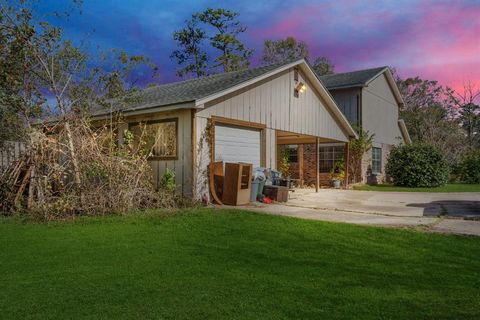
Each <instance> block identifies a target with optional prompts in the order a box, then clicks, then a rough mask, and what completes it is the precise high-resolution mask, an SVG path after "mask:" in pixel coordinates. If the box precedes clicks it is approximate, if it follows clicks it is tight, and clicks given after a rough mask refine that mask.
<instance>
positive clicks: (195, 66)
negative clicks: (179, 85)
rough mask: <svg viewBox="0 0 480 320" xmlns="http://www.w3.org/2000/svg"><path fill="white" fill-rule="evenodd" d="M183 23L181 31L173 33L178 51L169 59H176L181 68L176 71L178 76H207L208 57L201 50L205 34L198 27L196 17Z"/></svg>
mask: <svg viewBox="0 0 480 320" xmlns="http://www.w3.org/2000/svg"><path fill="white" fill-rule="evenodd" d="M185 23H186V26H185V27H184V28H183V29H180V30H178V31H175V32H174V33H173V39H174V40H175V41H177V46H178V47H179V49H177V50H175V51H173V53H172V54H171V55H170V58H174V59H176V60H177V63H178V64H179V65H180V66H183V67H181V68H179V69H177V75H178V76H180V77H186V76H192V77H196V78H199V77H202V76H205V75H207V74H208V72H207V67H208V56H207V53H206V52H205V50H204V49H203V48H202V43H203V41H204V40H205V39H206V33H205V31H204V30H202V29H201V28H199V27H198V18H197V17H196V16H192V19H190V20H188V21H186V22H185Z"/></svg>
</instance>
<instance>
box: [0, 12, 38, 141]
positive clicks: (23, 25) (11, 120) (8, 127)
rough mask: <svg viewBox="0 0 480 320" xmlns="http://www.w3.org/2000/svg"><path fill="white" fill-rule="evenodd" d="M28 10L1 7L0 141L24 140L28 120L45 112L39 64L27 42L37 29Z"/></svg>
mask: <svg viewBox="0 0 480 320" xmlns="http://www.w3.org/2000/svg"><path fill="white" fill-rule="evenodd" d="M31 20H32V14H31V13H30V11H28V10H15V8H14V7H13V5H2V6H1V7H0V128H1V129H0V141H5V140H10V139H11V140H23V139H25V130H22V128H27V127H28V124H29V122H28V119H30V118H32V117H38V116H40V115H41V113H42V109H41V105H42V104H43V103H44V102H45V98H44V97H43V94H42V93H41V92H40V90H38V89H37V87H36V85H35V84H36V78H35V76H34V74H35V72H36V70H37V69H38V67H39V65H38V63H37V62H35V61H32V60H31V59H30V56H31V52H30V48H29V46H28V42H29V41H31V40H32V38H33V37H34V34H35V29H34V28H33V26H32V24H31Z"/></svg>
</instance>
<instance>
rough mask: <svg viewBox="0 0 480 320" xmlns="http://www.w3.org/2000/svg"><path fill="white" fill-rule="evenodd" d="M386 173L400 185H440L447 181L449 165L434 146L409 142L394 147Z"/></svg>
mask: <svg viewBox="0 0 480 320" xmlns="http://www.w3.org/2000/svg"><path fill="white" fill-rule="evenodd" d="M386 173H387V175H388V176H389V177H390V178H391V179H392V180H393V183H394V184H395V185H398V186H405V187H438V186H442V185H444V184H446V183H447V181H448V174H449V166H448V164H447V162H446V161H445V159H444V157H443V155H442V154H441V153H440V152H439V151H438V150H437V149H436V148H434V147H433V146H431V145H427V144H408V145H400V146H397V147H395V148H393V149H392V151H391V152H390V155H389V157H388V160H387V166H386Z"/></svg>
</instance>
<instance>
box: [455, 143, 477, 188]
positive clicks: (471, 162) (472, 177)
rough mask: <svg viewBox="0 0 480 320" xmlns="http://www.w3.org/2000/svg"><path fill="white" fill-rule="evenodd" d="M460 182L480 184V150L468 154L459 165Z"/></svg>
mask: <svg viewBox="0 0 480 320" xmlns="http://www.w3.org/2000/svg"><path fill="white" fill-rule="evenodd" d="M458 171H459V173H460V180H461V181H462V182H465V183H472V184H473V183H480V150H475V151H472V152H469V153H467V154H466V155H465V156H464V157H463V158H462V160H461V162H460V165H459V170H458Z"/></svg>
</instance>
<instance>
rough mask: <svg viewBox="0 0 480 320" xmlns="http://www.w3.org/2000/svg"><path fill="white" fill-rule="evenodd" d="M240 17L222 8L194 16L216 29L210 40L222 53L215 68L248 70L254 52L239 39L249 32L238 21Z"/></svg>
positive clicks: (216, 60) (229, 70) (217, 58)
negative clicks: (241, 35)
mask: <svg viewBox="0 0 480 320" xmlns="http://www.w3.org/2000/svg"><path fill="white" fill-rule="evenodd" d="M238 16H239V14H238V13H236V12H233V11H230V10H226V9H221V8H220V9H212V8H208V9H207V10H205V11H203V12H200V13H197V14H195V15H194V17H198V19H199V21H201V22H203V23H205V24H206V25H207V26H210V27H212V28H213V29H214V33H213V34H212V35H211V36H209V37H208V38H209V40H210V44H211V45H212V47H213V48H215V49H218V50H219V51H220V55H219V56H218V57H216V58H215V60H214V61H215V62H216V64H215V65H213V68H217V67H222V68H223V71H224V72H231V71H237V70H241V69H245V68H248V66H249V65H250V61H249V58H250V57H251V56H252V54H253V50H251V49H248V48H247V47H246V46H245V45H244V44H243V43H242V42H241V41H240V40H239V39H238V36H239V35H240V34H242V33H243V32H245V31H246V30H247V28H246V27H245V26H242V25H241V24H240V22H239V21H238V20H237V17H238Z"/></svg>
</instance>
